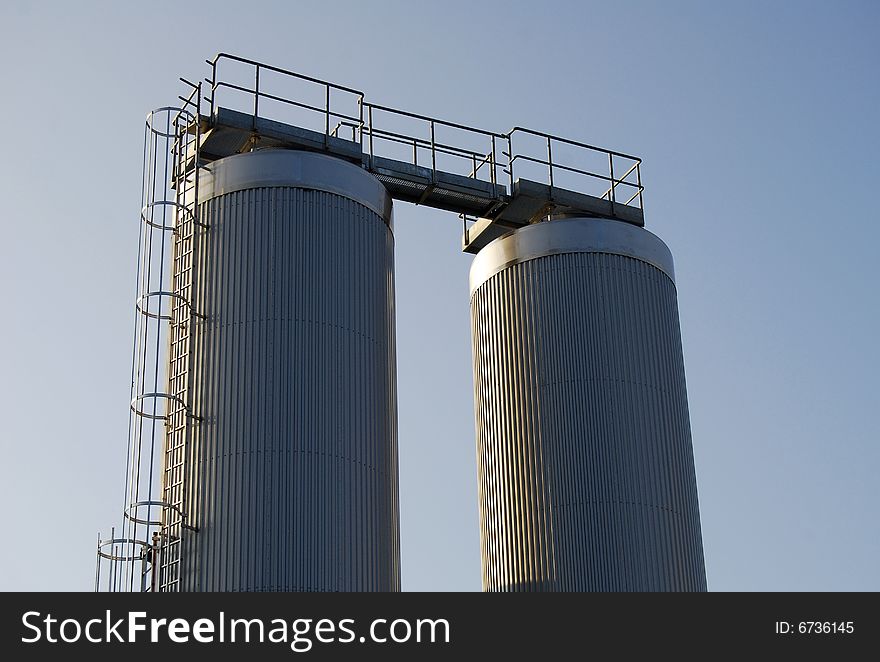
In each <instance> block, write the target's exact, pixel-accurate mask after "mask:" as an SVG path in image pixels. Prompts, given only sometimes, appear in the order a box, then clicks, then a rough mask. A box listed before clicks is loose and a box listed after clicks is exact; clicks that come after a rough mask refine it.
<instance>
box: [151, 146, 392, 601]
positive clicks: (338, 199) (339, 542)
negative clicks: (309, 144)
mask: <svg viewBox="0 0 880 662" xmlns="http://www.w3.org/2000/svg"><path fill="white" fill-rule="evenodd" d="M207 170H208V172H207V173H203V174H202V176H201V177H202V178H201V182H200V203H199V219H200V223H201V224H202V225H203V226H205V227H206V228H207V229H206V230H204V231H205V232H209V233H210V241H204V242H203V247H202V248H201V249H200V253H199V255H198V257H197V260H196V267H195V268H196V277H195V279H194V281H195V283H196V291H195V293H194V294H195V300H196V301H198V302H199V308H200V313H201V319H199V320H197V321H196V323H195V324H193V328H192V344H191V347H192V350H191V351H192V368H191V372H190V380H191V385H192V386H191V388H192V408H193V410H194V411H198V412H199V416H200V421H199V422H198V424H196V425H193V426H192V427H191V430H192V438H191V440H190V442H189V443H188V447H189V448H190V449H191V451H189V452H190V456H189V458H188V459H187V460H186V462H185V463H183V464H184V465H185V466H187V467H188V469H187V471H186V474H187V475H186V477H185V481H184V483H185V488H184V489H185V492H186V494H185V497H184V499H183V504H184V505H183V511H184V512H186V513H189V515H188V519H187V521H186V522H185V525H184V526H183V527H181V530H182V539H181V547H180V553H179V561H178V563H179V565H180V570H179V573H178V571H176V570H175V569H173V568H169V567H168V563H167V561H168V559H166V563H165V565H164V566H163V569H164V573H163V577H164V582H165V583H166V584H168V583H169V582H173V581H174V580H175V579H177V578H178V576H179V581H180V588H181V589H182V590H199V591H397V590H399V589H400V562H399V517H398V478H397V409H396V386H395V375H396V373H395V370H396V368H395V340H394V235H393V232H392V223H391V221H392V213H391V212H392V203H391V198H390V197H389V195H388V193H387V192H386V190H385V188H384V187H383V186H382V185H381V184H380V183H379V181H378V180H377V179H376V178H375V177H374V176H372V175H371V174H369V173H367V172H366V171H365V170H363V169H362V168H360V167H358V166H356V165H353V164H351V163H348V162H346V161H343V160H341V159H337V158H333V157H330V156H325V155H322V154H317V153H310V152H304V151H292V150H278V149H273V150H262V151H255V152H250V153H243V154H238V155H234V156H229V157H226V158H223V159H220V160H217V161H214V162H213V163H211V164H210V165H209V166H208V169H207ZM172 361H173V357H172ZM169 468H170V467H169V466H168V461H166V467H165V470H166V472H167V471H168V470H169ZM167 482H168V481H166V483H167ZM170 554H171V556H172V559H173V557H174V556H175V555H176V553H175V552H173V550H172V551H171V552H170Z"/></svg>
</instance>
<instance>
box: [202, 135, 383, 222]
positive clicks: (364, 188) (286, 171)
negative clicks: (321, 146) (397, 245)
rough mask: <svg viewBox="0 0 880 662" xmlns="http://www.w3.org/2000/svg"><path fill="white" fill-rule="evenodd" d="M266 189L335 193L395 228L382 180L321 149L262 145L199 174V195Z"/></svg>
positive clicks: (218, 162) (219, 162)
mask: <svg viewBox="0 0 880 662" xmlns="http://www.w3.org/2000/svg"><path fill="white" fill-rule="evenodd" d="M263 187H288V188H302V189H313V190H318V191H326V192H328V193H335V194H337V195H340V196H343V197H345V198H349V199H351V200H354V201H355V202H358V203H360V204H362V205H364V206H365V207H367V208H368V209H370V210H371V211H373V212H375V213H376V214H378V215H379V216H381V217H382V219H383V220H384V221H385V223H386V224H387V225H388V226H389V227H390V226H391V215H392V214H391V210H392V200H391V196H390V195H388V191H387V190H386V189H385V187H384V186H382V183H381V182H380V181H379V180H378V179H376V178H375V177H374V176H373V175H371V174H370V173H368V172H367V171H366V170H364V169H363V168H359V167H358V166H356V165H354V164H352V163H349V162H347V161H343V160H342V159H338V158H335V157H332V156H327V155H326V154H319V153H317V152H306V151H301V150H292V149H263V150H258V151H254V152H246V153H243V154H235V155H233V156H227V157H225V158H222V159H218V160H216V161H214V162H212V163H210V164H209V165H207V166H206V167H205V173H204V174H203V175H202V176H201V177H200V181H199V198H200V199H201V200H207V199H210V198H213V197H216V196H218V195H225V194H226V193H232V192H234V191H241V190H244V189H249V188H263Z"/></svg>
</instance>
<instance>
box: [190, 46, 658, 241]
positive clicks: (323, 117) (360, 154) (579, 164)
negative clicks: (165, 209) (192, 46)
mask: <svg viewBox="0 0 880 662" xmlns="http://www.w3.org/2000/svg"><path fill="white" fill-rule="evenodd" d="M207 62H208V64H209V65H211V77H210V78H206V79H205V80H206V82H207V83H208V84H209V85H210V88H211V96H210V97H209V98H207V99H206V100H207V101H208V102H209V104H210V105H209V108H210V110H209V114H208V115H206V116H202V117H201V140H200V145H199V161H200V162H201V163H207V162H210V161H213V160H215V159H218V158H223V157H225V156H230V155H232V154H237V153H240V152H246V151H250V150H252V149H255V148H263V147H282V148H291V149H306V150H314V151H321V152H325V153H327V154H331V155H333V156H336V157H339V158H343V159H347V160H349V161H352V162H354V163H357V164H359V165H361V166H362V167H363V168H365V169H366V170H368V171H369V172H371V173H373V174H374V175H375V176H376V177H377V178H378V179H379V180H380V181H381V182H382V183H383V184H384V185H385V187H386V188H387V189H388V191H389V193H390V194H391V196H392V197H393V198H395V199H397V200H404V201H407V202H412V203H415V204H419V205H426V206H429V207H436V208H438V209H444V210H447V211H451V212H455V213H457V214H459V216H460V217H461V218H462V220H463V225H464V236H463V238H462V247H463V249H464V250H465V251H467V252H470V253H476V252H477V251H479V250H480V249H481V248H482V247H483V246H485V245H486V244H487V243H489V242H490V241H491V240H493V239H495V238H497V237H499V236H501V235H503V234H505V233H507V232H509V231H510V230H511V229H513V228H517V227H522V226H524V225H528V224H529V223H534V222H537V221H539V220H541V219H543V218H545V217H546V216H548V215H550V214H569V213H583V214H587V215H590V216H598V217H602V218H613V219H617V220H621V221H625V222H628V223H633V224H635V225H639V226H643V225H644V214H643V210H642V197H643V196H642V193H643V190H644V187H643V186H642V180H641V159H639V158H638V157H635V156H629V155H627V154H623V153H620V152H614V151H611V150H607V149H603V148H600V147H595V146H592V145H587V144H585V143H579V142H576V141H573V140H568V139H566V138H560V137H558V136H552V135H549V134H546V133H541V132H538V131H532V130H530V129H525V128H522V127H516V128H514V129H512V130H511V131H508V132H507V133H496V132H492V131H485V130H481V129H476V128H473V127H468V126H464V125H461V124H456V123H453V122H447V121H444V120H439V119H436V118H432V117H427V116H424V115H417V114H414V113H409V112H405V111H401V110H396V109H393V108H389V107H386V106H380V105H377V104H373V103H368V102H367V101H365V100H364V94H363V93H362V92H360V91H358V90H354V89H352V88H347V87H343V86H339V85H335V84H333V83H329V82H326V81H322V80H318V79H316V78H311V77H309V76H304V75H302V74H298V73H295V72H292V71H287V70H284V69H279V68H278V67H274V66H271V65H267V64H262V63H259V62H255V61H253V60H247V59H245V58H240V57H238V56H234V55H228V54H225V53H221V54H219V55H217V56H216V57H215V58H214V59H213V60H208V61H207ZM221 96H222V97H223V98H222V99H221V98H220V97H221ZM227 97H229V98H228V99H227ZM220 101H223V103H224V104H225V105H223V106H221V105H220ZM233 105H236V106H238V109H233V108H232V106H233ZM615 171H616V172H617V173H623V174H617V175H616V174H615Z"/></svg>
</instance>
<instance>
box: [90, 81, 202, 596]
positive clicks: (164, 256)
mask: <svg viewBox="0 0 880 662" xmlns="http://www.w3.org/2000/svg"><path fill="white" fill-rule="evenodd" d="M181 80H182V81H183V82H184V83H185V84H186V85H188V86H189V88H190V93H189V95H188V96H185V97H184V96H181V97H179V98H180V100H181V104H182V105H181V106H179V107H171V106H167V107H163V108H158V109H156V110H154V111H152V112H151V113H149V114H148V115H147V119H146V122H145V128H144V168H143V181H142V201H141V202H142V205H141V213H140V220H141V232H140V239H139V247H138V272H137V293H136V298H135V306H134V309H135V311H134V317H135V324H134V326H135V333H134V343H133V348H132V368H131V402H130V415H129V435H128V456H127V469H126V484H125V495H124V507H123V521H122V529H121V533H120V534H119V535H117V530H116V527H114V528H113V529H112V530H111V535H110V537H109V538H107V539H102V538H101V537H100V535H99V536H98V543H97V554H96V569H95V590H106V591H173V590H177V589H178V588H179V586H180V581H179V578H180V574H179V569H180V565H181V563H182V547H181V538H182V535H183V529H184V527H186V521H187V510H186V509H187V505H188V495H187V492H186V489H187V483H186V479H187V472H188V460H189V457H188V454H189V452H190V448H189V446H190V444H189V441H190V436H191V429H192V425H193V423H194V422H196V421H198V420H199V419H198V417H197V416H195V415H194V414H193V412H192V410H191V385H190V380H189V374H190V370H191V359H190V343H191V338H190V333H191V326H192V323H193V321H194V320H196V319H200V318H201V315H199V314H198V313H197V312H196V311H195V309H194V306H193V268H194V259H195V253H196V247H197V231H198V228H199V227H201V226H200V224H199V223H198V200H199V198H198V188H199V169H198V146H199V141H200V134H201V129H200V121H201V115H200V104H201V84H193V83H190V82H189V81H186V80H184V79H181Z"/></svg>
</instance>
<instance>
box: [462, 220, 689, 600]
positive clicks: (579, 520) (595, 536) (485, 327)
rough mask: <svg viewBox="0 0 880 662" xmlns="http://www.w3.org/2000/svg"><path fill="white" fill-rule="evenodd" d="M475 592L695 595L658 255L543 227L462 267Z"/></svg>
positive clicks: (611, 236) (670, 304) (667, 297)
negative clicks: (472, 447) (466, 290)
mask: <svg viewBox="0 0 880 662" xmlns="http://www.w3.org/2000/svg"><path fill="white" fill-rule="evenodd" d="M471 316H472V326H473V349H474V380H475V400H476V420H477V465H478V474H479V475H478V484H479V499H480V522H481V543H482V559H483V586H484V588H485V589H486V590H490V591H670V590H684V591H702V590H705V589H706V580H705V570H704V564H703V550H702V540H701V534H700V521H699V509H698V504H697V490H696V479H695V474H694V462H693V449H692V444H691V434H690V423H689V418H688V406H687V392H686V387H685V375H684V363H683V358H682V350H681V338H680V331H679V320H678V306H677V298H676V288H675V280H674V272H673V264H672V256H671V254H670V252H669V250H668V248H667V247H666V246H665V244H663V242H662V241H660V239H658V238H657V237H656V236H655V235H653V234H651V233H650V232H648V231H646V230H644V229H643V228H640V227H637V226H635V225H630V224H628V223H624V222H621V221H614V220H603V219H599V218H572V219H557V220H552V221H549V222H542V223H538V224H535V225H530V226H527V227H524V228H522V229H519V230H516V231H513V232H511V233H510V234H508V235H506V236H504V237H501V238H499V239H496V240H495V241H494V242H492V243H490V244H489V245H488V246H487V247H486V248H484V249H483V250H482V251H481V252H480V253H479V254H478V255H477V257H476V258H475V260H474V263H473V266H472V268H471Z"/></svg>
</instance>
